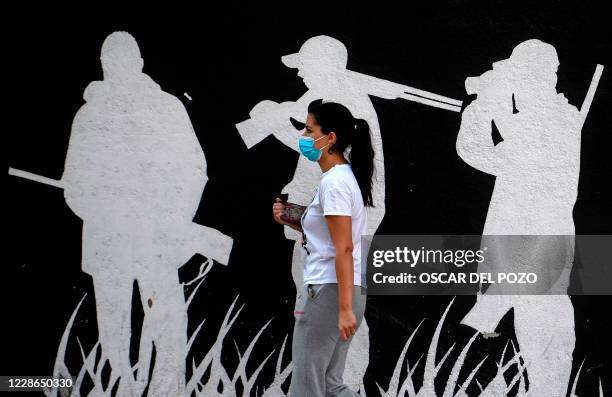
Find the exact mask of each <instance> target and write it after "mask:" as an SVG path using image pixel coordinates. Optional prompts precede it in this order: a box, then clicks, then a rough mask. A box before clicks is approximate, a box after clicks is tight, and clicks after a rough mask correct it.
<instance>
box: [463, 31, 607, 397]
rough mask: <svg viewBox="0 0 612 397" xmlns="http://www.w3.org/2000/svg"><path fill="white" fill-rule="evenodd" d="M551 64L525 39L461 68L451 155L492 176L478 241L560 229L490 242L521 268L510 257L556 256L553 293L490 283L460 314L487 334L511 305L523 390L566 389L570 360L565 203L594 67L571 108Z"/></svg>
mask: <svg viewBox="0 0 612 397" xmlns="http://www.w3.org/2000/svg"><path fill="white" fill-rule="evenodd" d="M558 66H559V60H558V57H557V52H556V50H555V48H554V47H553V46H551V45H550V44H547V43H544V42H542V41H540V40H537V39H532V40H527V41H524V42H522V43H520V44H518V45H517V46H516V47H515V48H514V50H513V51H512V54H511V55H510V57H509V58H508V59H505V60H501V61H498V62H495V63H493V69H492V70H491V71H488V72H486V73H485V74H483V75H482V76H479V77H476V78H468V79H467V80H466V91H468V93H469V94H477V99H476V100H474V101H473V102H472V103H471V104H470V105H468V106H467V107H466V108H465V110H464V111H463V114H462V118H461V127H460V129H459V134H458V136H457V153H458V154H459V156H460V157H461V158H462V159H463V160H464V161H465V162H466V163H468V164H469V165H471V166H472V167H474V168H476V169H478V170H480V171H483V172H486V173H488V174H492V175H495V176H496V181H495V188H494V190H493V195H492V197H491V203H490V205H489V210H488V213H487V219H486V222H485V226H484V230H483V236H485V237H484V238H483V242H482V244H483V246H489V247H491V246H492V245H494V244H495V241H494V240H493V241H491V240H492V239H488V237H487V236H492V235H523V236H539V237H547V236H551V235H558V236H559V237H558V238H555V239H550V238H547V239H543V238H539V239H538V241H539V242H540V243H539V244H538V243H536V242H534V241H531V240H534V239H531V240H530V241H529V242H528V243H526V244H523V245H514V244H499V245H502V246H501V247H499V248H497V250H496V255H497V256H498V257H500V258H499V259H498V262H499V265H498V266H499V267H501V268H504V267H505V268H506V270H507V271H525V270H526V269H525V267H524V266H521V264H520V263H519V262H521V263H523V262H524V263H535V265H536V266H541V267H544V266H546V262H547V260H549V259H550V258H553V259H552V260H557V261H558V262H559V263H558V264H555V266H558V267H559V268H560V270H561V271H562V272H563V274H555V275H554V276H553V275H551V279H552V281H553V282H551V285H550V286H549V287H550V289H551V290H553V288H555V289H557V292H556V294H555V295H550V296H549V295H502V294H499V293H500V291H495V288H494V287H495V286H493V287H491V288H490V289H489V290H487V291H486V292H485V293H484V294H481V295H479V297H478V301H477V303H476V306H475V307H474V308H473V309H472V310H471V311H470V312H469V313H468V314H467V315H466V316H465V318H464V319H463V320H462V323H463V324H466V325H469V326H471V327H473V328H475V329H477V330H479V331H481V332H483V333H487V334H494V332H495V329H496V327H497V325H498V322H499V321H500V320H501V318H502V317H503V316H504V315H505V314H506V312H508V310H510V309H511V308H514V327H515V332H516V336H517V339H518V343H519V349H520V352H521V355H522V357H523V360H524V361H525V364H523V365H524V366H525V367H526V370H527V375H528V376H529V385H530V387H529V392H530V393H532V394H533V395H550V396H564V395H565V393H566V390H567V385H568V383H569V380H570V375H571V370H572V352H573V350H574V344H575V334H574V310H573V307H572V303H571V301H570V299H569V297H568V296H567V295H565V294H566V293H567V289H568V287H569V282H570V272H569V270H570V269H571V264H572V263H573V261H574V239H573V238H571V236H573V235H574V234H575V228H574V220H573V215H572V211H573V208H574V204H575V202H576V198H577V195H578V176H579V173H580V138H581V129H582V126H583V124H584V121H585V118H586V115H587V113H588V110H589V108H590V104H591V101H592V99H593V95H594V91H595V88H596V87H597V84H598V82H599V78H600V76H601V72H602V69H603V67H602V66H598V68H597V71H596V74H595V76H594V78H593V81H592V83H591V87H590V89H589V91H588V93H587V98H586V100H585V103H584V104H583V106H582V108H581V109H580V110H578V109H576V107H574V106H572V105H570V104H569V103H568V101H567V99H566V98H565V96H564V95H563V94H561V93H557V90H556V86H557V68H558ZM492 126H494V127H495V128H497V129H498V133H499V134H500V135H501V139H500V141H498V142H494V139H493V138H492ZM568 237H570V238H568ZM544 240H545V241H544ZM534 258H537V259H539V260H537V259H536V260H535V262H534ZM489 270H490V269H489ZM549 270H551V269H549ZM553 284H554V285H553ZM496 293H497V295H496ZM540 293H541V292H540Z"/></svg>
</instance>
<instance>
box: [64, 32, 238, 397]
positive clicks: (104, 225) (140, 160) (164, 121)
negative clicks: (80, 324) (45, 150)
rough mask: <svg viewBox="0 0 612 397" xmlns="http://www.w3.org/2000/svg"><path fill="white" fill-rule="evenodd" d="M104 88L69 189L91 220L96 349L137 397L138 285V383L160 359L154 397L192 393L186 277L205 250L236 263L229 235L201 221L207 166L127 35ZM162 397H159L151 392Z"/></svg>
mask: <svg viewBox="0 0 612 397" xmlns="http://www.w3.org/2000/svg"><path fill="white" fill-rule="evenodd" d="M100 59H101V61H102V69H103V72H104V80H102V81H94V82H92V83H91V84H89V86H88V87H87V88H86V90H85V93H84V99H85V101H86V103H85V104H84V105H83V106H82V107H81V108H80V109H79V111H78V113H77V114H76V116H75V118H74V122H73V124H72V133H71V136H70V143H69V147H68V153H67V156H66V163H65V169H64V174H63V176H62V185H63V186H64V196H65V198H66V203H67V204H68V205H69V206H70V208H71V209H72V210H73V211H74V213H75V214H77V215H78V216H79V217H80V218H81V219H82V220H83V258H82V267H83V271H85V272H87V273H89V274H91V276H92V277H93V283H94V290H95V297H96V310H97V319H98V330H99V341H100V344H101V346H102V349H103V352H104V355H105V357H107V358H109V360H110V363H111V366H112V376H113V378H115V377H117V376H121V381H120V389H119V394H118V395H122V396H130V395H136V391H137V390H138V387H137V386H136V383H135V382H136V381H135V379H134V378H133V377H132V376H131V373H132V370H131V368H130V364H129V357H128V355H129V346H130V335H131V328H130V312H131V299H132V283H133V281H134V280H136V281H137V282H138V286H139V289H140V294H141V297H142V306H143V309H144V312H145V316H144V323H143V329H142V335H141V343H140V357H139V363H140V364H141V365H142V367H141V368H140V369H139V371H138V379H137V380H138V381H141V380H142V379H144V378H145V377H147V376H148V371H149V368H148V365H149V358H150V354H151V344H152V343H154V344H155V349H156V360H155V366H154V369H153V374H152V377H151V380H150V382H151V383H150V386H149V391H150V392H149V394H150V395H159V396H167V395H176V396H179V395H183V393H184V390H185V353H186V346H187V312H186V304H185V296H184V291H183V286H182V284H181V283H179V280H178V273H177V269H178V268H179V267H180V266H182V265H183V264H184V263H185V262H186V261H187V260H188V259H189V258H190V257H191V256H193V254H194V253H196V252H202V251H204V252H202V253H203V254H204V255H205V256H207V257H212V258H214V259H216V260H220V262H221V263H223V264H227V259H228V257H229V253H230V250H231V247H232V240H231V238H229V237H227V236H225V235H223V234H222V233H220V232H219V231H217V230H214V229H211V228H208V227H204V226H201V225H197V224H194V223H193V222H192V220H193V217H194V215H195V212H196V210H197V208H198V205H199V203H200V199H201V196H202V192H203V190H204V186H205V184H206V181H207V179H208V178H207V174H206V159H205V158H204V153H203V151H202V148H201V147H200V144H199V142H198V140H197V138H196V135H195V132H194V130H193V127H192V125H191V121H190V120H189V116H188V114H187V112H186V110H185V108H184V106H183V105H182V103H181V102H180V101H179V100H178V99H177V98H176V97H174V96H172V95H170V94H168V93H166V92H164V91H162V90H161V89H160V87H159V85H157V84H156V83H155V82H154V81H153V80H152V79H151V78H150V77H149V76H147V75H146V74H144V73H142V67H143V60H142V58H141V57H140V51H139V49H138V45H137V43H136V41H135V40H134V38H133V37H132V36H131V35H130V34H128V33H126V32H115V33H112V34H111V35H109V36H108V37H107V38H106V40H105V41H104V44H103V45H102V53H101V57H100ZM152 393H153V394H152Z"/></svg>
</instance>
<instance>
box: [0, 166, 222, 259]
mask: <svg viewBox="0 0 612 397" xmlns="http://www.w3.org/2000/svg"><path fill="white" fill-rule="evenodd" d="M8 173H9V175H13V176H16V177H19V178H24V179H28V180H31V181H34V182H38V183H42V184H44V185H49V186H53V187H56V188H59V189H65V188H66V184H65V183H64V182H63V181H61V180H57V179H51V178H47V177H45V176H42V175H37V174H33V173H31V172H28V171H23V170H20V169H17V168H12V167H9V170H8ZM188 228H189V230H188V231H187V232H188V233H187V236H191V237H192V239H191V241H190V244H189V245H188V247H190V248H193V252H195V253H198V254H200V255H202V256H205V257H207V258H212V259H214V260H215V261H217V262H219V263H220V264H222V265H225V266H227V264H228V262H229V255H230V251H231V248H232V245H233V241H234V240H233V239H232V238H231V237H229V236H226V235H225V234H223V233H221V232H220V231H218V230H217V229H213V228H211V227H208V226H204V225H200V224H198V223H195V222H191V223H190V224H189V226H188Z"/></svg>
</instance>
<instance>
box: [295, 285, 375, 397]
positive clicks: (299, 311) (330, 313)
mask: <svg viewBox="0 0 612 397" xmlns="http://www.w3.org/2000/svg"><path fill="white" fill-rule="evenodd" d="M365 291H366V289H365V288H364V287H362V286H359V285H354V286H353V313H355V317H356V319H357V327H359V325H360V324H361V320H362V319H363V313H364V312H365V306H366V297H367V296H366V292H365ZM294 316H295V327H294V329H293V342H292V351H293V353H292V360H293V371H292V374H291V386H290V388H289V395H288V396H289V397H331V396H340V397H345V396H359V394H357V393H356V392H354V391H353V390H351V389H349V388H348V387H347V386H346V385H345V384H344V383H343V381H342V374H343V373H344V364H345V362H346V354H347V352H348V348H349V344H350V343H351V341H352V339H353V338H352V337H351V338H349V339H348V340H347V341H343V340H342V338H341V337H340V331H339V330H338V284H337V283H333V284H308V285H305V286H304V287H303V288H302V291H301V293H300V294H299V296H298V299H297V301H296V303H295V310H294Z"/></svg>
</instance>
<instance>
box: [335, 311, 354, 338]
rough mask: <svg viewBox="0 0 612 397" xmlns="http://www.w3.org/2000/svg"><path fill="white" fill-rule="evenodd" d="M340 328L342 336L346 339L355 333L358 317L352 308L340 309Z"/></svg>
mask: <svg viewBox="0 0 612 397" xmlns="http://www.w3.org/2000/svg"><path fill="white" fill-rule="evenodd" d="M338 329H339V330H340V337H342V340H344V341H346V340H348V338H350V337H351V336H353V335H354V334H355V331H356V330H357V319H356V318H355V313H353V310H352V309H346V310H340V312H339V313H338Z"/></svg>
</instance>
